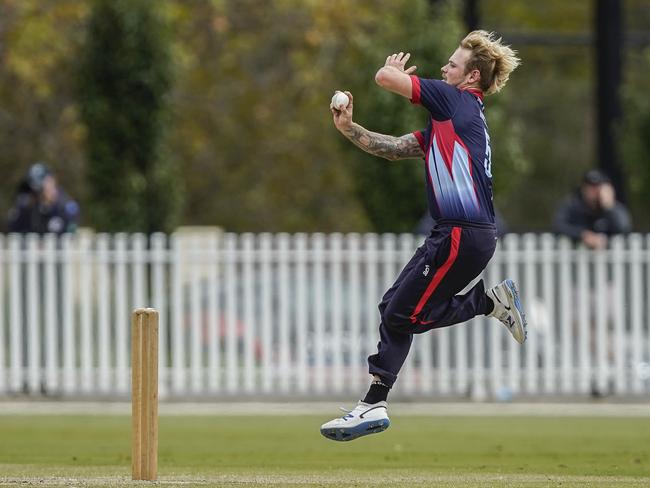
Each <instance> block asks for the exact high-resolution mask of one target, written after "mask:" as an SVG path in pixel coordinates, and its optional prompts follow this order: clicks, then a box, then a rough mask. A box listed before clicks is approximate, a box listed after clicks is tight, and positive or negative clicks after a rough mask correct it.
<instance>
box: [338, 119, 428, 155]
mask: <svg viewBox="0 0 650 488" xmlns="http://www.w3.org/2000/svg"><path fill="white" fill-rule="evenodd" d="M343 135H345V137H347V138H348V139H350V140H351V141H352V142H353V143H354V144H355V145H356V146H358V147H360V148H361V149H363V150H364V151H366V152H367V153H370V154H374V155H375V156H379V157H382V158H385V159H390V160H391V161H395V160H396V159H410V158H422V157H424V152H423V151H422V148H421V147H420V144H419V143H418V140H417V139H416V138H415V136H414V135H413V134H406V135H403V136H402V137H394V136H387V135H385V134H379V133H377V132H371V131H369V130H367V129H365V128H363V127H361V126H360V125H359V124H352V125H351V126H350V127H349V128H347V129H345V130H344V131H343Z"/></svg>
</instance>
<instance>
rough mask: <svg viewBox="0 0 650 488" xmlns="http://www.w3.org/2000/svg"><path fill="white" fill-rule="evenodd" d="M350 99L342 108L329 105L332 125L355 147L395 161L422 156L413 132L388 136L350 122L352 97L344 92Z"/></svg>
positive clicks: (422, 153)
mask: <svg viewBox="0 0 650 488" xmlns="http://www.w3.org/2000/svg"><path fill="white" fill-rule="evenodd" d="M345 94H346V95H347V96H348V98H349V99H350V102H349V103H348V106H347V107H345V108H344V109H342V110H337V109H335V108H333V107H331V111H332V115H333V116H334V125H335V126H336V128H337V129H338V130H339V132H341V134H343V135H344V136H345V137H347V138H348V139H349V140H350V141H352V143H354V144H355V145H356V146H357V147H360V148H361V149H363V150H364V151H366V152H367V153H370V154H374V155H375V156H379V157H381V158H385V159H389V160H391V161H395V160H397V159H415V158H423V157H424V151H422V148H421V147H420V143H419V142H418V140H417V139H416V137H415V136H414V135H413V134H405V135H403V136H401V137H395V136H389V135H386V134H379V133H378V132H372V131H369V130H368V129H366V128H364V127H362V126H361V125H359V124H357V123H355V122H352V108H353V103H352V101H353V99H352V94H351V93H350V92H345Z"/></svg>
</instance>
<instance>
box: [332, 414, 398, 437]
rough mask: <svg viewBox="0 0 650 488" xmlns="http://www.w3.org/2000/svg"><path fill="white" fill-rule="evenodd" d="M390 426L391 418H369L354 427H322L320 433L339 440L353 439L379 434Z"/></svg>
mask: <svg viewBox="0 0 650 488" xmlns="http://www.w3.org/2000/svg"><path fill="white" fill-rule="evenodd" d="M389 426H390V420H389V419H379V420H369V421H367V422H362V423H360V424H359V425H356V426H354V427H329V428H322V429H321V430H320V433H321V434H323V435H324V436H325V437H327V438H328V439H331V440H333V441H339V442H347V441H353V440H354V439H358V438H359V437H363V436H366V435H370V434H379V433H380V432H383V431H385V430H386V429H387V428H388V427H389Z"/></svg>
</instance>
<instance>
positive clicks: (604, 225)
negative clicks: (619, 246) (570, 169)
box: [553, 169, 632, 249]
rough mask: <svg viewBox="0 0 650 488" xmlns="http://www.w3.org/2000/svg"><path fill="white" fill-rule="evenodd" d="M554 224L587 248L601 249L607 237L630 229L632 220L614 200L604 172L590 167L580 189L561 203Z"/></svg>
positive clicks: (605, 244)
mask: <svg viewBox="0 0 650 488" xmlns="http://www.w3.org/2000/svg"><path fill="white" fill-rule="evenodd" d="M553 227H554V230H555V232H556V233H558V234H563V235H566V236H569V237H571V238H572V239H573V240H574V241H575V242H582V243H583V244H584V245H585V246H587V247H588V248H589V249H604V248H605V247H607V241H608V238H609V237H610V236H612V235H615V234H627V233H629V232H630V231H631V230H632V219H631V218H630V214H629V212H628V211H627V209H626V208H625V206H624V205H623V204H622V203H621V202H619V201H617V200H616V193H615V191H614V187H613V186H612V184H611V182H610V180H609V178H608V177H607V175H605V174H604V173H602V172H601V171H599V170H597V169H592V170H590V171H587V173H585V175H584V177H583V180H582V185H581V186H580V188H579V189H578V190H577V191H576V192H575V193H574V194H573V195H571V196H569V197H568V198H567V199H566V200H565V201H564V202H563V203H562V205H560V207H559V209H558V211H557V213H556V215H555V221H554V226H553Z"/></svg>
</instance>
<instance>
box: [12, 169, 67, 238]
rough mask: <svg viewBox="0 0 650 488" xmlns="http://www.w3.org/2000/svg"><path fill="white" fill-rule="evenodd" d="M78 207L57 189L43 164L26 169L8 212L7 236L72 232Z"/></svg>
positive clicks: (57, 186) (51, 175) (49, 172)
mask: <svg viewBox="0 0 650 488" xmlns="http://www.w3.org/2000/svg"><path fill="white" fill-rule="evenodd" d="M78 219H79V205H78V204H77V202H75V201H74V200H72V199H71V198H69V197H68V196H67V195H66V194H65V192H64V191H63V190H62V189H61V188H60V187H59V185H58V183H57V181H56V178H55V176H54V175H53V174H52V172H51V171H50V170H49V168H48V167H47V166H45V164H43V163H40V162H39V163H35V164H33V165H32V166H31V167H30V168H29V172H28V173H27V176H26V177H25V179H24V180H23V181H22V182H21V183H20V185H19V186H18V191H17V195H16V201H15V203H14V206H13V207H12V208H11V210H10V211H9V218H8V222H7V230H8V231H9V232H19V233H29V232H35V233H38V234H45V233H54V234H62V233H64V232H74V231H75V230H76V229H77V224H78Z"/></svg>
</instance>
